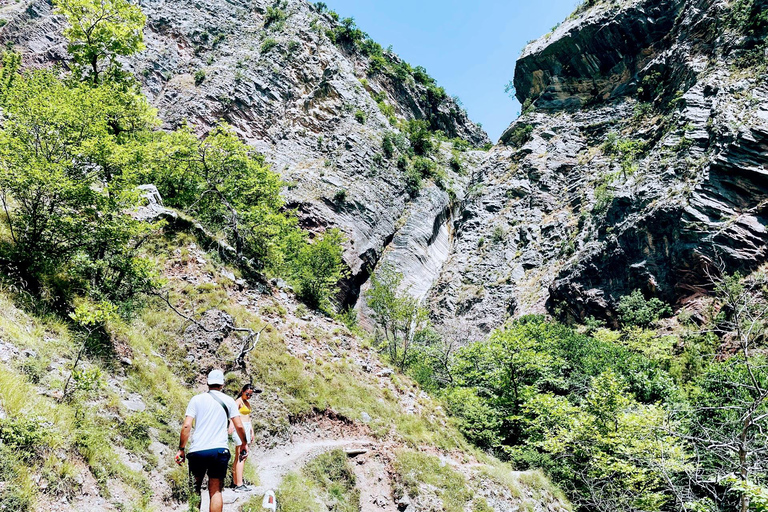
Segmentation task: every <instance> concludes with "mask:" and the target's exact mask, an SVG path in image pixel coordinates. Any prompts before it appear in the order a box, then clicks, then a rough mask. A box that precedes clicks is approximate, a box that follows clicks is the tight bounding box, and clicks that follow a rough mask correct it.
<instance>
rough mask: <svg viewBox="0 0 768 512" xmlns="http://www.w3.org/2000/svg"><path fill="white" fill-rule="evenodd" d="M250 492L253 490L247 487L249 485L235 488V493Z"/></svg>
mask: <svg viewBox="0 0 768 512" xmlns="http://www.w3.org/2000/svg"><path fill="white" fill-rule="evenodd" d="M250 490H251V488H250V487H248V486H247V485H245V484H243V485H238V486H237V487H235V492H246V491H250Z"/></svg>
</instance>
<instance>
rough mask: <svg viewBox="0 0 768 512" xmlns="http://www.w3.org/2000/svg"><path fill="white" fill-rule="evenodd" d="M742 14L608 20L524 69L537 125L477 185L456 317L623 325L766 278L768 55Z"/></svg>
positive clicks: (632, 15)
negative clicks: (726, 276) (642, 301)
mask: <svg viewBox="0 0 768 512" xmlns="http://www.w3.org/2000/svg"><path fill="white" fill-rule="evenodd" d="M740 4H748V5H752V2H731V3H730V4H729V3H725V2H719V1H713V0H691V1H683V0H669V1H666V0H665V1H661V2H657V1H643V0H633V1H609V2H596V5H595V6H593V7H591V8H586V9H584V10H583V12H580V13H576V14H575V15H573V16H572V17H571V18H569V19H568V20H566V21H565V22H564V23H563V24H562V25H560V26H559V27H558V28H557V29H555V30H554V31H553V33H551V34H548V35H547V36H544V37H542V38H541V39H539V40H538V41H535V42H533V43H531V44H530V45H529V46H528V47H527V48H526V49H525V50H524V51H523V54H522V55H521V57H520V60H519V61H518V64H517V69H516V72H515V81H514V82H515V85H516V91H517V95H518V99H519V100H520V102H521V103H523V104H524V106H525V108H526V109H527V111H526V112H525V113H524V114H523V115H522V116H521V118H520V119H518V120H517V121H515V122H514V123H513V124H512V125H511V126H510V127H509V129H508V130H507V131H506V133H505V134H504V135H503V136H502V143H501V144H500V145H499V146H498V147H496V148H495V149H494V150H493V151H492V154H491V155H490V158H489V159H488V160H487V161H486V162H485V163H484V164H483V165H481V166H480V168H479V169H478V171H477V172H476V173H475V175H474V177H473V185H472V186H471V187H470V193H469V196H470V199H469V200H468V201H467V204H466V206H465V209H464V212H463V214H462V218H461V220H460V221H459V225H458V227H457V235H456V236H457V241H456V249H455V252H454V254H453V255H452V256H451V257H450V259H449V261H448V263H447V265H446V268H445V270H444V271H443V274H442V276H441V278H440V280H439V281H438V284H437V286H436V287H435V289H434V290H433V293H432V295H431V299H430V300H431V303H432V304H433V308H434V310H436V311H439V312H440V313H438V314H439V315H441V316H449V315H453V314H456V315H459V316H463V317H464V318H466V319H467V321H468V322H470V323H474V324H477V325H480V326H482V327H484V328H485V329H490V328H492V327H495V326H496V325H499V323H501V322H502V321H503V319H504V317H505V316H506V315H521V314H526V313H544V312H550V313H553V314H555V315H556V316H560V317H566V318H575V319H579V320H583V319H585V318H586V317H587V316H595V317H598V318H603V319H607V320H609V321H612V320H613V315H614V311H615V307H616V304H617V302H618V300H619V298H620V297H621V296H623V295H626V294H628V293H630V292H632V291H633V290H635V289H640V290H642V291H643V293H645V294H646V295H647V296H659V297H661V298H662V299H664V300H666V301H668V302H669V303H671V304H673V305H675V306H678V307H680V306H683V305H685V304H686V303H687V302H688V301H689V299H691V298H693V297H696V296H697V295H699V294H701V293H705V292H706V290H707V287H708V277H707V272H708V271H712V270H714V271H717V270H716V267H723V268H724V270H725V271H727V272H733V271H736V270H744V271H746V270H752V269H755V268H757V267H758V266H759V265H761V264H762V263H764V262H765V260H766V257H767V256H768V254H766V242H768V232H767V231H766V224H768V217H766V214H767V213H768V211H767V210H766V205H767V202H766V200H768V180H766V178H768V174H767V173H766V168H768V79H767V78H768V77H767V75H766V64H765V63H766V60H767V59H766V57H768V55H766V53H765V52H766V51H768V43H766V42H765V41H766V27H765V26H763V25H761V23H760V22H758V23H757V25H756V27H757V28H754V27H753V28H752V29H749V30H746V29H745V27H744V24H743V21H744V20H743V19H742V20H741V21H739V20H738V17H737V16H735V15H734V10H735V9H736V8H737V7H738V6H739V5H740ZM755 9H756V11H757V12H766V11H767V10H768V3H766V2H764V1H763V0H756V3H755ZM753 21H754V17H753ZM740 23H741V24H740ZM473 191H474V193H473Z"/></svg>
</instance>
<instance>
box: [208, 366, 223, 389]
mask: <svg viewBox="0 0 768 512" xmlns="http://www.w3.org/2000/svg"><path fill="white" fill-rule="evenodd" d="M208 385H209V386H223V385H224V372H222V371H221V370H211V373H209V374H208Z"/></svg>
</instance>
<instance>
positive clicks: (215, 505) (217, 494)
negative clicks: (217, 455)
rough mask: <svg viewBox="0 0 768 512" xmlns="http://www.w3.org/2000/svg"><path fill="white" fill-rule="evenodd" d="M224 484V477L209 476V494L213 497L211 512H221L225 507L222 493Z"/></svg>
mask: <svg viewBox="0 0 768 512" xmlns="http://www.w3.org/2000/svg"><path fill="white" fill-rule="evenodd" d="M223 485H224V479H223V478H211V477H210V476H209V477H208V495H209V496H210V497H211V508H210V512H221V511H222V509H223V508H224V498H223V497H222V495H221V488H222V486H223Z"/></svg>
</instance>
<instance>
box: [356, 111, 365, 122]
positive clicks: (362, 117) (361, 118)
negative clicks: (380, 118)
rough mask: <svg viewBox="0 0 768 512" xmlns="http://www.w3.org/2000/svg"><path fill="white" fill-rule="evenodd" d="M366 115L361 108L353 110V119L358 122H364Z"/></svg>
mask: <svg viewBox="0 0 768 512" xmlns="http://www.w3.org/2000/svg"><path fill="white" fill-rule="evenodd" d="M365 119H366V115H365V112H363V111H362V110H355V121H357V122H358V123H360V124H365Z"/></svg>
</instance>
